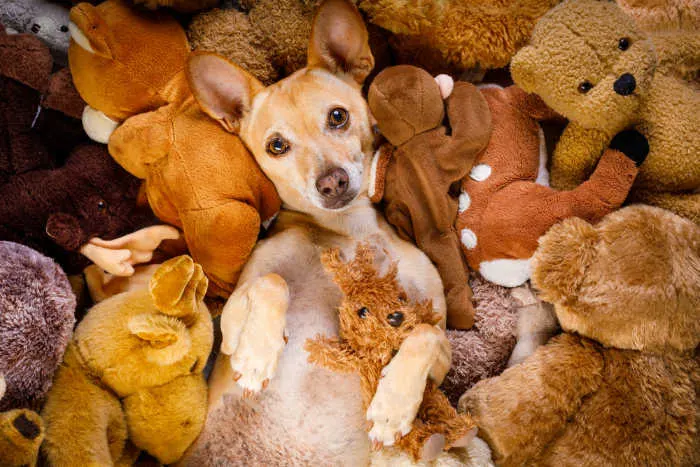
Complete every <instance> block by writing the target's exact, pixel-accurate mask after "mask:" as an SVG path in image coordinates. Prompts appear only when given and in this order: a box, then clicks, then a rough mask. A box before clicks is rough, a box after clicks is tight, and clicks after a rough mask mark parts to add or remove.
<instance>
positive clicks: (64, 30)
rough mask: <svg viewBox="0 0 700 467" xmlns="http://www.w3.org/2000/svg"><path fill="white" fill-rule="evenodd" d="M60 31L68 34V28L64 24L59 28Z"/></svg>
mask: <svg viewBox="0 0 700 467" xmlns="http://www.w3.org/2000/svg"><path fill="white" fill-rule="evenodd" d="M58 30H59V31H61V32H68V26H66V25H65V24H62V25H61V27H60V28H58Z"/></svg>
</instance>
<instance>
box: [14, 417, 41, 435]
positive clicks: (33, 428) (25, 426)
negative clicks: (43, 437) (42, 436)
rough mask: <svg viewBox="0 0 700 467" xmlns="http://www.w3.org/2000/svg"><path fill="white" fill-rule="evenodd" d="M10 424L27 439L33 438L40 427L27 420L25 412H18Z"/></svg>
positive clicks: (39, 431) (39, 430) (37, 433)
mask: <svg viewBox="0 0 700 467" xmlns="http://www.w3.org/2000/svg"><path fill="white" fill-rule="evenodd" d="M12 424H13V425H14V427H15V429H16V430H17V431H19V433H20V434H21V435H22V436H24V437H25V438H27V439H34V438H36V437H37V436H39V433H41V428H39V426H38V425H37V424H36V423H34V422H33V421H32V420H29V418H27V416H26V415H25V414H20V415H19V416H18V417H17V418H15V419H14V420H13V421H12Z"/></svg>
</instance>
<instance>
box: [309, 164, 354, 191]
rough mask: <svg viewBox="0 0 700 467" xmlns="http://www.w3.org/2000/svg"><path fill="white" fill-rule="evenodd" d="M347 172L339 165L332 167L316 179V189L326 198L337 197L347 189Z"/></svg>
mask: <svg viewBox="0 0 700 467" xmlns="http://www.w3.org/2000/svg"><path fill="white" fill-rule="evenodd" d="M349 181H350V179H349V177H348V173H347V172H346V171H345V170H344V169H341V168H340V167H334V168H332V169H330V170H329V171H328V172H326V173H325V174H324V175H322V176H321V177H320V178H319V179H318V180H316V189H317V190H318V192H319V193H321V196H323V197H324V198H327V199H332V198H337V197H338V196H341V195H343V194H345V192H346V191H348V184H349V183H348V182H349Z"/></svg>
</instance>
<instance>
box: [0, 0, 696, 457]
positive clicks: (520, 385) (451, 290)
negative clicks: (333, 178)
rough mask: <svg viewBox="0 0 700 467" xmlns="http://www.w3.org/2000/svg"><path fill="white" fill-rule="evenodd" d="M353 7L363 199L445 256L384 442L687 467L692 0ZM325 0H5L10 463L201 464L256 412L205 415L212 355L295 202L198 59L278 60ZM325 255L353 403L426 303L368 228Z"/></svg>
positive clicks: (326, 344) (284, 67) (272, 63)
mask: <svg viewBox="0 0 700 467" xmlns="http://www.w3.org/2000/svg"><path fill="white" fill-rule="evenodd" d="M346 1H348V2H350V3H352V4H353V5H354V6H352V8H357V10H358V11H359V12H360V13H361V14H362V15H363V18H364V20H365V22H366V23H367V27H368V33H369V44H370V47H371V49H372V54H373V56H374V59H375V67H374V70H373V71H372V73H371V74H370V76H369V78H368V79H367V81H366V82H367V86H366V87H365V89H364V93H365V96H366V98H367V104H368V108H369V110H370V112H371V114H372V116H373V118H374V122H373V123H374V124H375V134H376V136H377V138H376V139H377V141H376V152H375V153H374V157H373V160H372V161H371V168H372V169H371V170H372V172H371V177H370V183H369V186H368V187H366V190H367V194H368V195H369V198H370V199H371V201H372V203H374V204H375V206H376V208H377V209H378V210H379V211H380V212H381V213H383V215H384V217H385V219H386V220H387V221H388V223H389V224H390V225H391V226H392V227H393V228H394V229H395V231H396V232H397V234H398V235H399V237H401V238H402V239H403V240H406V241H408V242H410V243H413V244H415V245H416V246H417V247H418V248H419V249H420V250H422V251H423V252H424V253H425V254H426V255H427V257H428V258H429V259H430V260H431V261H432V263H433V264H434V265H435V267H436V269H437V271H438V273H439V275H440V278H441V280H442V283H443V286H444V292H445V300H446V304H447V331H446V333H447V336H448V338H449V340H450V343H451V345H452V355H453V357H452V369H451V370H450V372H449V374H448V375H447V377H446V379H445V381H444V382H443V384H442V385H441V386H440V387H438V386H437V385H436V384H435V383H434V382H432V381H428V383H427V384H426V388H425V392H424V397H423V401H422V404H421V405H420V408H419V409H418V415H417V417H416V420H415V421H414V422H413V425H412V429H411V431H410V432H409V433H407V434H405V435H404V436H403V437H397V440H396V443H395V446H394V447H393V449H394V450H398V451H402V452H403V456H404V457H402V458H401V459H402V460H401V463H399V461H397V460H396V459H398V457H395V458H394V460H393V461H392V460H387V459H388V458H387V457H384V458H382V457H381V456H379V455H378V456H377V457H376V458H375V461H374V463H375V464H376V465H399V464H400V465H458V464H459V465H461V464H464V465H493V463H495V464H496V465H508V466H509V465H512V466H516V465H679V466H681V465H683V466H684V465H698V464H700V432H699V430H700V359H699V358H698V355H699V354H698V348H699V347H698V346H699V345H700V117H699V115H700V112H699V111H700V7H698V5H697V4H696V3H695V2H688V1H684V0H662V1H646V2H645V1H631V0H617V1H616V2H612V1H604V0H564V1H559V0H547V1H537V0H525V1H520V2H513V1H508V0H498V1H494V2H486V3H488V5H487V4H486V3H484V2H478V1H461V2H443V1H438V0H431V1H418V0H409V1H396V0H381V1H369V0H355V1H353V0H346ZM322 3H323V2H322V1H319V0H279V1H277V0H239V1H234V2H233V3H231V2H223V3H221V2H219V1H218V0H104V1H101V2H100V1H88V2H83V3H79V2H77V1H70V0H65V3H63V2H62V0H30V1H27V0H8V1H6V2H3V3H2V4H0V24H1V25H2V26H4V27H2V28H0V96H1V98H0V411H2V412H0V465H2V466H4V465H8V466H17V467H19V466H25V465H30V466H35V465H49V466H53V465H55V466H74V465H81V466H82V465H95V466H97V465H99V466H109V465H120V466H122V465H135V464H136V465H139V464H145V463H148V462H156V463H158V464H174V463H177V462H181V463H182V464H183V465H187V464H189V463H197V462H199V463H202V461H204V463H205V465H206V464H207V461H208V463H211V464H214V463H216V462H220V461H221V460H220V459H218V460H217V459H216V458H215V455H214V454H212V453H213V452H214V450H213V448H212V447H211V446H212V445H213V444H215V443H216V442H217V440H218V439H217V438H216V437H213V435H211V433H216V432H217V431H218V430H226V429H227V427H226V424H231V423H235V421H236V417H237V416H239V417H240V416H246V417H254V416H255V403H254V401H252V402H250V407H248V408H249V409H250V411H249V412H246V413H245V414H232V415H231V414H229V415H230V418H224V419H222V418H221V417H218V418H211V417H210V418H209V419H207V413H208V406H209V404H210V403H211V401H210V398H209V388H208V386H207V379H206V376H207V375H208V373H209V371H210V365H209V363H210V361H211V358H212V356H215V355H216V354H217V352H218V351H219V349H218V348H216V347H218V345H219V344H218V342H219V338H220V335H221V332H220V330H219V329H218V328H219V323H218V318H217V316H218V310H220V309H221V306H222V303H223V302H224V301H225V300H227V299H228V298H229V296H231V294H232V293H233V292H234V290H235V289H236V286H237V283H238V280H239V277H240V275H241V271H242V270H243V267H244V266H245V264H246V262H247V261H248V259H249V258H250V256H251V254H252V252H253V250H254V248H255V245H256V243H257V242H258V240H259V239H261V238H264V237H265V235H266V231H267V229H268V228H269V227H270V225H272V224H273V223H274V222H275V218H276V216H277V214H278V213H279V211H280V210H282V209H288V206H285V205H284V204H283V202H282V200H281V198H280V195H279V194H278V192H277V189H276V187H275V185H274V184H273V183H272V182H271V181H270V180H269V179H268V178H267V176H266V175H265V173H264V172H263V170H262V169H261V167H260V166H259V165H258V164H257V163H256V161H255V159H254V158H253V156H252V155H251V153H250V151H249V149H248V148H247V147H246V145H245V144H244V143H243V141H242V140H241V138H239V137H238V136H237V135H236V130H237V128H236V127H235V125H236V123H234V122H231V121H229V120H227V118H226V117H225V116H221V118H218V119H217V118H216V110H215V109H203V108H202V104H200V101H199V100H198V99H197V98H196V97H195V95H194V94H193V91H192V90H191V88H190V83H191V76H190V75H189V73H191V71H190V70H189V69H188V67H187V63H188V60H190V59H191V58H192V57H193V56H196V54H197V53H199V52H201V51H206V52H215V53H217V54H219V55H221V56H223V57H225V58H226V59H228V60H230V61H232V62H234V63H236V64H238V65H239V66H240V67H241V68H243V69H245V70H246V71H247V72H248V73H250V74H251V75H252V76H254V77H255V78H257V80H259V81H260V82H261V83H263V84H265V85H268V84H271V83H274V82H277V81H279V80H280V79H282V78H284V77H286V76H288V75H290V74H292V73H294V72H295V71H297V70H299V69H301V68H302V67H304V66H305V64H306V60H307V44H308V43H309V39H310V36H311V34H312V26H313V23H314V17H315V14H316V11H318V8H319V6H320V5H321V4H322ZM217 120H218V121H217ZM222 126H223V128H222ZM227 130H228V131H227ZM322 260H323V264H324V266H325V269H326V273H327V274H328V275H329V277H332V278H333V281H334V282H335V284H337V286H338V294H339V295H342V297H343V299H342V304H341V306H340V307H339V308H338V335H334V336H317V337H316V338H315V339H309V340H307V341H306V345H305V349H306V350H307V351H308V354H309V356H308V358H309V364H310V365H317V366H319V367H320V368H323V369H324V371H330V372H341V373H347V374H349V375H353V376H357V377H358V378H359V380H360V382H361V388H362V404H363V407H364V409H365V410H366V409H367V407H368V406H369V404H370V401H371V400H372V397H373V395H374V393H375V392H376V390H377V386H378V384H379V381H380V379H381V378H382V376H383V368H385V367H386V366H387V365H388V364H389V362H390V361H391V359H392V358H393V357H394V355H395V354H396V352H397V349H398V348H399V346H400V344H401V343H402V342H403V341H404V340H405V339H406V337H407V336H408V334H409V333H410V332H411V331H413V330H414V329H416V328H419V327H422V326H429V327H434V326H435V325H437V324H438V323H439V321H440V317H439V316H436V315H435V314H434V313H433V308H432V305H431V303H430V301H429V300H426V301H422V302H420V301H413V300H410V299H408V298H407V297H408V296H407V294H406V291H405V290H404V289H403V288H402V286H401V284H400V281H399V279H398V278H397V268H396V258H391V257H389V256H388V253H387V252H386V251H383V250H382V249H381V248H378V247H376V246H374V245H369V244H364V243H361V244H359V245H358V246H357V250H356V252H355V257H354V258H344V257H343V256H342V255H341V254H340V253H339V251H338V250H336V249H332V248H331V249H329V250H326V251H324V252H323V253H322ZM300 267H303V265H300ZM368 308H372V309H373V310H375V309H376V310H380V311H381V313H379V314H380V315H381V316H383V317H385V318H382V319H378V320H364V319H362V318H364V316H362V314H363V313H368ZM362 310H364V312H363V311H362ZM528 317H529V320H530V321H536V320H539V321H540V322H542V320H544V321H546V322H547V323H548V324H547V326H545V328H544V329H543V328H542V327H541V326H540V327H537V328H535V327H533V326H532V325H531V323H529V322H528ZM215 342H216V345H215ZM300 390H303V389H300ZM338 423H343V421H342V420H339V421H338ZM205 428H206V430H205ZM370 428H371V427H368V431H369V429H370ZM200 434H201V436H200ZM475 436H477V438H475ZM479 443H481V444H479ZM375 447H377V448H379V447H380V446H375ZM220 448H221V447H220V446H219V447H218V449H220ZM280 449H281V452H282V453H283V450H282V448H280ZM195 451H196V453H195V454H192V453H193V452H195ZM446 451H449V452H450V453H452V454H454V455H453V456H452V457H450V458H449V461H445V460H444V457H440V454H443V453H444V452H446ZM477 451H479V452H480V453H481V454H483V456H482V457H483V458H484V459H482V460H481V461H479V460H478V459H477V458H480V456H479V454H477ZM188 452H189V453H190V454H192V457H191V458H190V459H188ZM455 453H457V454H455ZM208 456H209V457H208ZM281 456H282V457H281V458H280V464H283V462H284V461H283V455H281ZM441 459H442V461H441ZM235 461H236V462H237V463H238V464H240V465H247V463H252V464H255V463H256V460H255V459H254V458H247V459H236V460H235ZM441 462H442V463H441Z"/></svg>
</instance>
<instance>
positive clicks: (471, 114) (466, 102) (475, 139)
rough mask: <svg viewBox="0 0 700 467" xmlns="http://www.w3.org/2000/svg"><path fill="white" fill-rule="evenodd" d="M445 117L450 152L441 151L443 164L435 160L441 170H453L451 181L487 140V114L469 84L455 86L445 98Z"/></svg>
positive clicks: (460, 175)
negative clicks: (450, 130)
mask: <svg viewBox="0 0 700 467" xmlns="http://www.w3.org/2000/svg"><path fill="white" fill-rule="evenodd" d="M446 105H447V117H448V119H449V121H450V126H451V127H452V137H451V138H450V140H451V142H450V147H449V148H450V150H449V151H441V152H440V154H443V155H444V158H445V159H447V160H442V159H441V160H439V161H438V165H439V166H440V168H441V169H443V170H450V171H452V170H457V172H459V173H455V174H454V176H453V177H452V179H453V180H459V179H461V178H463V177H464V176H465V175H466V174H467V172H468V171H469V169H470V168H471V166H472V162H473V161H474V159H475V158H476V156H477V155H478V154H479V153H480V152H481V151H483V150H484V148H485V147H486V145H487V144H488V143H489V139H490V138H491V130H492V129H493V127H492V124H491V111H490V110H489V106H488V104H487V103H486V99H484V96H483V95H482V94H481V92H479V90H478V89H477V88H476V86H474V85H473V84H470V83H465V82H463V81H459V82H456V83H455V85H454V89H453V90H452V93H451V94H450V96H449V97H448V98H447V101H446Z"/></svg>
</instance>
